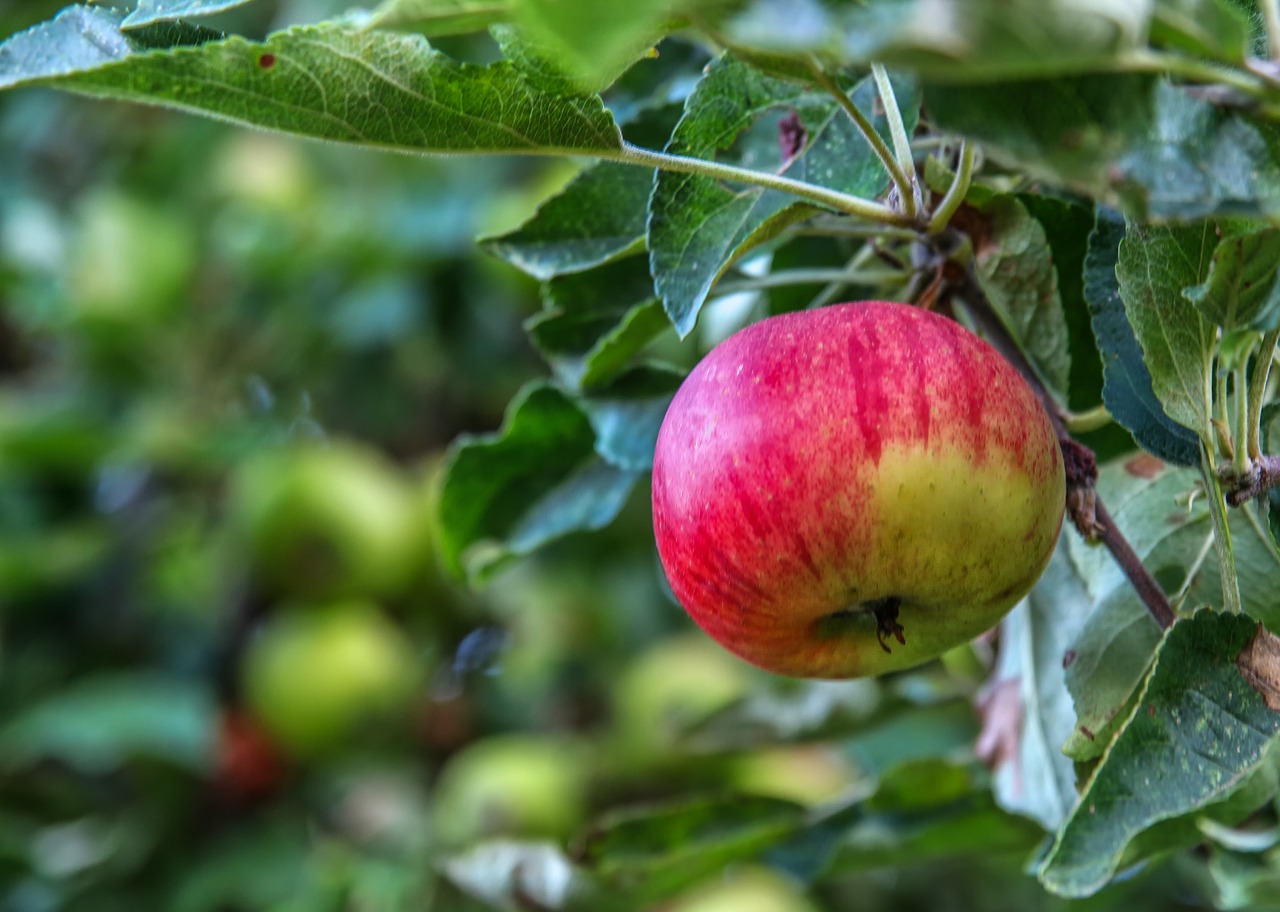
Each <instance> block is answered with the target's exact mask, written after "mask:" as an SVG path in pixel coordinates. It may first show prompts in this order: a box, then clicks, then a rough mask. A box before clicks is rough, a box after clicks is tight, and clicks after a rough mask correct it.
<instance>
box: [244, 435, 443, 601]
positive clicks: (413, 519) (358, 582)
mask: <svg viewBox="0 0 1280 912" xmlns="http://www.w3.org/2000/svg"><path fill="white" fill-rule="evenodd" d="M230 513H231V516H232V524H233V528H234V529H235V531H236V534H237V535H238V536H239V537H240V538H241V539H242V540H243V541H244V542H245V543H246V544H247V545H248V550H249V552H250V557H251V562H252V566H253V571H254V575H255V577H256V578H257V580H258V582H259V584H260V585H262V586H263V587H264V588H265V589H266V590H267V591H268V592H269V593H271V594H274V595H290V596H297V597H301V598H308V599H318V600H328V599H337V598H352V597H380V596H393V595H398V594H400V592H401V591H403V589H404V588H405V587H406V586H407V585H409V583H410V582H411V581H412V579H413V577H414V576H415V575H416V574H417V573H418V572H419V571H420V569H421V567H422V565H423V562H424V557H423V554H422V540H423V537H424V535H426V534H427V533H426V530H424V528H423V523H422V520H421V511H420V509H419V507H418V505H417V503H416V492H415V491H414V490H413V488H412V487H411V485H410V484H409V482H408V480H407V479H406V478H405V477H404V476H403V475H402V474H401V473H400V471H399V470H398V468H397V467H396V466H394V465H392V464H390V463H388V462H387V460H385V459H384V458H383V457H382V455H381V454H380V453H378V452H377V451H375V450H371V449H368V448H365V447H362V446H359V445H357V444H354V443H351V442H344V441H338V442H334V443H332V444H327V445H322V444H319V443H309V444H300V445H297V446H293V447H290V448H287V449H282V450H272V451H266V452H263V453H259V454H257V455H256V456H255V457H253V458H251V459H249V460H248V461H247V462H245V463H244V464H242V465H241V466H240V467H239V469H238V471H237V473H236V477H235V478H234V479H233V482H232V489H231V504H230Z"/></svg>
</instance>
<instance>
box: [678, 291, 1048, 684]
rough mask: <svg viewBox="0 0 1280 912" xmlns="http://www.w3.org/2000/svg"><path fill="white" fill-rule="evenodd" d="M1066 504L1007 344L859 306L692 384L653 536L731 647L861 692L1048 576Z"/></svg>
mask: <svg viewBox="0 0 1280 912" xmlns="http://www.w3.org/2000/svg"><path fill="white" fill-rule="evenodd" d="M1064 491H1065V481H1064V475H1063V465H1062V455H1061V452H1060V450H1059V447H1058V441H1057V436H1056V435H1055V433H1054V430H1053V427H1052V426H1051V425H1050V423H1049V419H1048V416H1047V415H1046V414H1045V411H1044V407H1043V406H1042V405H1041V403H1040V401H1039V399H1038V398H1037V397H1036V394H1035V393H1034V391H1033V390H1032V389H1031V387H1030V386H1029V385H1028V384H1027V382H1026V381H1025V380H1024V379H1023V378H1022V377H1021V376H1020V375H1019V374H1018V373H1017V371H1016V370H1014V368H1013V367H1012V366H1011V365H1010V364H1009V363H1008V362H1007V361H1006V360H1005V359H1004V358H1003V357H1002V356H1001V355H1000V354H999V353H998V352H996V351H995V349H993V348H991V346H990V345H988V344H987V343H986V342H984V341H982V340H981V339H979V338H978V337H977V336H975V335H973V334H972V333H970V332H969V331H968V330H966V329H964V328H963V327H961V326H960V325H958V324H957V323H955V322H953V321H951V320H948V319H946V318H944V317H941V316H938V315H936V314H933V313H930V312H928V311H924V310H921V309H919V308H915V307H910V306H907V305H903V304H893V303H886V302H879V301H867V302H861V303H853V304H839V305H833V306H830V307H825V308H821V309H819V310H812V311H801V312H796V313H789V314H783V315H780V316H776V317H771V318H769V319H766V320H762V321H760V322H758V323H755V324H752V325H751V326H748V327H746V328H745V329H743V330H741V331H739V332H738V333H736V334H734V335H733V336H731V337H729V338H728V339H726V340H725V341H724V342H722V343H721V344H720V345H719V346H717V347H716V348H715V349H713V350H712V351H711V352H710V354H708V355H707V357H706V358H704V359H703V360H702V361H701V362H700V363H699V364H698V365H697V367H695V368H694V370H693V371H692V372H691V373H690V374H689V376H688V377H687V378H686V380H685V382H684V384H683V385H682V386H681V387H680V389H679V391H678V392H677V393H676V396H675V398H674V400H673V401H672V403H671V406H670V408H669V409H668V411H667V415H666V417H665V419H664V420H663V424H662V428H661V430H660V432H659V434H658V442H657V449H656V452H655V455H654V467H653V521H654V533H655V537H656V539H657V545H658V552H659V555H660V556H661V559H662V565H663V568H664V569H665V571H666V574H667V578H668V580H669V581H670V583H671V588H672V591H673V592H674V593H675V596H676V598H677V600H678V601H679V602H680V603H681V604H682V605H683V606H684V608H685V610H686V611H687V612H688V613H689V615H690V617H692V618H693V620H694V621H695V622H696V623H697V624H698V625H699V626H701V627H702V628H703V629H704V630H705V631H706V632H707V633H708V634H709V635H710V636H711V637H712V638H713V639H715V640H716V641H718V642H719V643H720V644H721V645H723V646H724V647H726V648H727V649H729V650H730V651H731V652H733V653H735V654H737V655H738V656H740V657H742V658H743V659H746V660H747V661H748V662H751V663H753V664H755V665H758V666H759V667H761V668H764V669H766V670H768V671H772V672H775V673H778V674H783V675H790V676H796V677H813V678H850V677H862V676H868V675H879V674H883V673H885V672H889V671H894V670H897V669H903V668H909V667H912V666H914V665H918V664H920V663H922V662H924V661H927V660H928V659H931V658H934V657H935V656H938V655H941V654H942V653H943V652H946V651H947V650H948V649H950V648H951V647H953V646H956V645H958V644H959V643H963V642H965V641H967V640H969V639H971V638H972V637H974V636H976V635H978V634H979V633H981V632H982V631H984V630H986V629H988V628H990V627H991V626H993V625H994V624H995V623H996V622H997V621H999V620H1000V618H1001V617H1003V616H1004V614H1005V613H1006V612H1007V611H1008V610H1009V609H1010V608H1011V607H1012V606H1013V605H1014V604H1015V603H1017V601H1018V600H1019V599H1021V598H1022V597H1023V596H1024V595H1025V594H1026V593H1027V592H1028V590H1030V588H1031V587H1032V586H1033V585H1034V584H1035V582H1036V580H1037V579H1038V578H1039V576H1040V573H1041V572H1042V571H1043V569H1044V566H1045V564H1046V563H1047V562H1048V560H1049V556H1050V553H1051V552H1052V551H1053V547H1054V544H1055V542H1056V541H1057V537H1058V532H1059V529H1060V527H1061V525H1062V516H1063V509H1064V499H1065V493H1064ZM894 607H896V609H897V615H896V620H895V619H894V616H893V611H892V609H893V608H894ZM877 613H878V614H879V615H880V617H877ZM895 625H896V628H897V629H896V630H895ZM897 634H901V636H900V638H899V637H898V636H897ZM899 639H901V642H899Z"/></svg>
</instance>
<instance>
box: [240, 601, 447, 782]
mask: <svg viewBox="0 0 1280 912" xmlns="http://www.w3.org/2000/svg"><path fill="white" fill-rule="evenodd" d="M242 671H243V681H242V683H243V685H244V697H245V702H246V704H247V705H248V707H249V709H250V710H251V711H252V713H253V715H254V716H255V717H256V718H257V719H258V720H259V721H260V722H261V723H262V724H263V726H264V727H265V728H266V729H267V730H268V731H269V732H270V733H271V734H272V735H273V736H274V737H275V739H276V740H277V741H279V743H280V744H281V745H282V746H283V747H284V748H285V749H286V750H287V751H288V752H290V753H291V754H293V755H294V756H300V757H310V756H314V755H318V754H321V753H324V752H326V751H329V750H332V749H335V748H338V747H340V746H341V745H342V744H343V742H344V740H345V739H347V738H349V737H350V736H351V735H352V734H353V733H354V732H355V731H356V730H357V729H358V728H359V727H360V726H361V725H362V724H367V723H369V722H370V721H372V720H375V719H377V718H379V717H387V716H394V715H395V713H397V712H398V711H403V710H404V709H405V708H406V707H407V706H408V705H409V703H410V702H411V701H412V699H413V696H414V694H415V691H416V685H417V684H418V682H419V681H420V680H421V678H422V671H421V669H420V668H419V667H418V662H417V658H416V656H415V654H414V651H413V647H412V645H411V644H410V643H409V641H408V640H407V639H406V638H405V636H404V634H403V633H401V631H400V629H399V628H398V627H397V626H396V625H395V624H393V623H392V622H391V621H390V620H389V619H388V618H387V617H386V616H385V615H384V614H383V613H382V611H381V610H380V609H379V608H378V606H376V605H373V604H371V603H368V602H360V601H352V602H338V603H334V604H329V605H301V606H296V607H292V608H288V609H285V610H282V611H280V612H279V613H277V614H275V615H273V616H272V617H271V618H269V619H268V621H267V623H266V624H265V625H264V627H263V629H262V630H261V631H260V632H259V634H258V635H257V637H256V638H255V639H254V640H253V641H252V642H251V643H250V645H249V647H248V649H247V651H246V653H245V656H244V664H243V668H242Z"/></svg>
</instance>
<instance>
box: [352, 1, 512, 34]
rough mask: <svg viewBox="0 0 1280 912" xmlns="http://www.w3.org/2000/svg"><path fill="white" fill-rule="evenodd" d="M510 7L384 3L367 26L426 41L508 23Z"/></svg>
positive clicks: (499, 4)
mask: <svg viewBox="0 0 1280 912" xmlns="http://www.w3.org/2000/svg"><path fill="white" fill-rule="evenodd" d="M514 5H515V4H514V2H513V0H385V2H383V3H382V4H380V5H379V6H378V8H377V9H375V10H374V11H373V14H372V16H371V18H370V20H369V25H370V26H371V27H372V28H380V29H396V30H398V31H404V32H417V33H419V34H421V35H426V36H427V37H428V38H435V37H438V36H442V35H460V34H466V33H467V32H478V31H480V30H482V29H486V28H488V27H489V26H491V25H493V24H495V23H499V22H506V21H508V20H509V19H510V18H511V16H512V10H513V7H514Z"/></svg>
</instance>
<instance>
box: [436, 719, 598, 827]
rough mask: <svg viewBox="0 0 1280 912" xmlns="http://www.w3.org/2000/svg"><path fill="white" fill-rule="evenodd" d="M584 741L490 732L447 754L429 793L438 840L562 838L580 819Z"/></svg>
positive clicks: (586, 769) (586, 764)
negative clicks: (449, 754) (448, 755)
mask: <svg viewBox="0 0 1280 912" xmlns="http://www.w3.org/2000/svg"><path fill="white" fill-rule="evenodd" d="M590 767H591V763H590V755H589V754H588V752H587V750H586V748H585V745H583V744H582V743H580V742H577V741H574V740H572V739H569V738H564V737H556V736H552V735H544V734H532V733H510V734H503V735H491V736H489V737H487V738H483V739H481V740H479V741H475V742H473V743H472V744H469V745H467V746H466V747H465V748H463V749H462V750H461V751H459V752H458V753H456V754H454V755H453V756H452V757H450V758H449V761H448V763H447V764H446V765H445V767H444V769H443V770H441V772H440V778H439V780H438V781H437V783H436V788H435V792H434V795H433V807H434V813H433V815H432V820H433V821H434V825H435V827H436V833H437V836H438V837H439V839H440V841H441V843H442V844H444V845H447V846H453V847H456V846H463V845H466V844H468V843H471V842H474V841H476V840H478V839H484V838H489V837H494V836H519V837H525V838H531V837H548V838H564V837H566V836H568V835H569V834H570V833H571V832H572V831H573V830H574V829H576V828H577V827H578V826H580V825H581V824H582V820H583V818H584V816H585V814H586V805H587V786H588V778H589V776H590V772H591V769H590Z"/></svg>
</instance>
